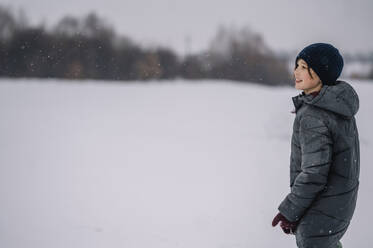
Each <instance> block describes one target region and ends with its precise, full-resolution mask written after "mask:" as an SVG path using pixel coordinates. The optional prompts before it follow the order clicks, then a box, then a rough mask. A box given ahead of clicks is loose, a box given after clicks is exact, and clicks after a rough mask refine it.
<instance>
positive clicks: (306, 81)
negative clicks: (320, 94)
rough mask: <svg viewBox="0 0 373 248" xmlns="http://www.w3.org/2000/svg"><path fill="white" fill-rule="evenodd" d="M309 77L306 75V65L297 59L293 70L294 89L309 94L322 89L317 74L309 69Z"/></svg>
mask: <svg viewBox="0 0 373 248" xmlns="http://www.w3.org/2000/svg"><path fill="white" fill-rule="evenodd" d="M310 71H311V75H312V77H311V76H310V74H309V73H308V65H307V63H306V61H304V60H303V59H298V61H297V66H296V68H295V69H294V77H295V88H296V89H298V90H303V91H304V93H306V94H309V93H311V92H314V91H319V90H320V89H321V88H322V83H321V80H320V78H319V76H317V74H316V73H315V72H314V71H313V70H312V68H310Z"/></svg>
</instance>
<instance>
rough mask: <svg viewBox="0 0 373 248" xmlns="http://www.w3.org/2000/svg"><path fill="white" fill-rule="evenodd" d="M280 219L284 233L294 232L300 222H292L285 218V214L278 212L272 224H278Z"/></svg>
mask: <svg viewBox="0 0 373 248" xmlns="http://www.w3.org/2000/svg"><path fill="white" fill-rule="evenodd" d="M280 221H281V223H280V227H281V229H282V230H283V231H284V233H286V234H290V233H291V234H294V232H295V228H296V227H297V225H298V222H290V221H288V220H287V219H286V218H285V216H283V215H282V214H281V213H278V214H277V215H276V216H275V218H274V219H273V221H272V226H277V224H278V223H279V222H280Z"/></svg>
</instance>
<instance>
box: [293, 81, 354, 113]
mask: <svg viewBox="0 0 373 248" xmlns="http://www.w3.org/2000/svg"><path fill="white" fill-rule="evenodd" d="M292 99H293V103H294V106H295V111H297V110H298V109H299V108H300V106H302V104H303V103H306V104H310V105H313V106H316V107H319V108H322V109H325V110H329V111H332V112H334V113H336V114H339V115H342V116H344V117H347V118H351V117H353V116H354V115H355V114H356V113H357V111H358V110H359V97H358V95H357V93H356V91H355V90H354V88H352V86H351V85H350V84H348V83H347V82H345V81H340V80H338V81H336V83H335V84H334V85H323V87H322V88H321V90H320V92H319V94H318V95H316V96H313V95H311V94H305V93H304V92H302V93H301V94H299V95H298V96H295V97H293V98H292Z"/></svg>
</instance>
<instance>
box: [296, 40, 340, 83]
mask: <svg viewBox="0 0 373 248" xmlns="http://www.w3.org/2000/svg"><path fill="white" fill-rule="evenodd" d="M298 59H303V60H304V61H306V63H307V64H308V66H309V67H311V68H312V69H313V70H314V71H315V72H316V74H317V75H318V76H319V78H320V80H321V82H322V83H323V84H326V85H333V84H334V83H335V81H336V80H337V78H338V77H339V76H340V75H341V72H342V69H343V58H342V56H341V54H340V53H339V51H338V49H337V48H335V47H334V46H332V45H330V44H327V43H314V44H311V45H309V46H307V47H305V48H303V50H302V51H300V53H299V54H298V56H297V58H296V59H295V66H296V65H297V61H298Z"/></svg>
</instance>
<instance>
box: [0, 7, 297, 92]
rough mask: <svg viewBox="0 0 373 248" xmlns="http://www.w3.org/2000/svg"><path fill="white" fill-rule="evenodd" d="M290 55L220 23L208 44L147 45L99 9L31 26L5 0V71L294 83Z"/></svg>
mask: <svg viewBox="0 0 373 248" xmlns="http://www.w3.org/2000/svg"><path fill="white" fill-rule="evenodd" d="M286 63H287V62H286V61H284V60H282V59H280V58H279V57H277V56H275V54H274V53H273V52H272V51H271V50H270V49H269V48H268V47H267V46H266V45H265V43H264V41H263V39H262V37H261V36H260V35H259V34H257V33H254V32H252V31H251V30H249V29H247V28H246V29H241V30H235V29H232V28H231V29H228V28H225V27H221V28H220V29H219V30H218V32H217V34H216V37H215V38H214V39H213V40H212V42H211V45H210V47H209V49H207V50H206V51H203V52H201V53H197V54H188V55H186V56H184V57H181V56H179V55H177V54H176V53H175V52H174V51H172V50H171V49H168V48H164V47H157V48H142V47H140V46H139V45H136V44H135V42H133V41H132V40H130V39H129V38H127V37H123V36H118V35H117V34H116V33H115V31H114V30H113V28H112V27H111V26H110V25H108V24H106V23H105V21H104V20H103V19H101V18H99V17H98V16H97V15H96V14H94V13H91V14H88V15H87V16H85V17H83V18H81V19H78V18H75V17H71V16H68V17H65V18H63V19H62V20H60V21H59V22H58V23H57V24H56V25H55V26H53V27H51V28H46V27H44V25H38V26H30V25H28V24H27V20H26V18H25V17H24V15H22V14H21V15H19V16H16V15H15V14H13V13H12V12H11V11H10V10H9V9H7V8H3V7H1V6H0V77H40V78H47V77H53V78H70V79H83V78H84V79H103V80H123V81H124V80H149V79H174V78H187V79H228V80H235V81H243V82H257V83H262V84H267V85H287V84H291V76H290V73H289V71H288V69H287V65H286Z"/></svg>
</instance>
